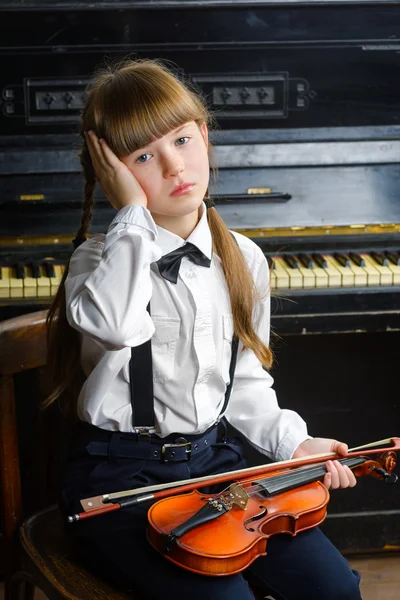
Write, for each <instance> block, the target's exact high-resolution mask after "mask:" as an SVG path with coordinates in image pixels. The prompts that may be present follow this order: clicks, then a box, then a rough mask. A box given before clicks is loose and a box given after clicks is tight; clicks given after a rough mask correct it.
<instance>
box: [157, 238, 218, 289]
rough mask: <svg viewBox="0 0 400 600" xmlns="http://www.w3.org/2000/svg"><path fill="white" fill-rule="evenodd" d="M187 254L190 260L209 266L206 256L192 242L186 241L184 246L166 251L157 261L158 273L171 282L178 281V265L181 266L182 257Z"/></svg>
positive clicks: (209, 261) (202, 265) (209, 262)
mask: <svg viewBox="0 0 400 600" xmlns="http://www.w3.org/2000/svg"><path fill="white" fill-rule="evenodd" d="M184 256H187V257H188V258H189V259H190V260H191V261H192V262H194V263H195V264H196V265H200V266H201V267H208V268H209V267H210V265H211V260H210V259H209V258H207V256H206V255H205V254H203V253H202V251H201V250H199V249H198V248H197V247H196V246H195V245H194V244H191V243H190V242H187V243H186V244H185V245H184V246H181V247H180V248H177V249H176V250H172V252H168V254H166V255H165V256H162V257H161V258H160V260H158V261H157V265H158V269H159V271H160V275H162V276H163V277H164V279H167V280H168V281H170V282H171V283H176V282H177V281H178V274H179V267H180V266H181V262H182V258H183V257H184Z"/></svg>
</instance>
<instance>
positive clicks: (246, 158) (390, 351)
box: [0, 0, 400, 552]
mask: <svg viewBox="0 0 400 600" xmlns="http://www.w3.org/2000/svg"><path fill="white" fill-rule="evenodd" d="M0 16H1V18H0V57H1V65H2V66H1V70H0V174H1V178H0V265H1V267H2V278H1V279H0V319H5V318H8V317H10V316H13V315H16V314H21V313H23V312H28V311H33V310H38V309H39V308H42V307H47V306H48V305H49V302H50V300H51V296H52V295H54V292H55V290H56V289H57V281H58V278H59V277H60V273H61V272H62V267H63V265H65V264H66V263H67V261H68V258H69V256H70V253H71V248H72V246H71V240H72V238H73V237H74V233H75V231H76V230H77V227H78V225H79V221H80V206H81V201H82V176H81V173H80V168H79V160H78V151H79V138H78V135H77V133H76V131H77V122H78V118H79V111H80V108H81V106H82V95H83V90H84V88H85V85H86V84H87V81H88V78H89V76H90V74H91V73H92V72H93V70H94V68H95V66H96V65H98V64H99V63H102V62H103V60H106V61H110V60H114V59H117V58H120V57H123V56H126V55H127V54H130V55H132V56H140V57H150V58H153V57H157V58H162V59H167V60H168V61H172V63H171V64H172V66H173V68H174V69H175V70H176V71H177V73H178V74H182V76H183V75H184V74H185V76H186V77H187V78H188V79H189V81H190V82H191V84H192V85H193V86H195V87H196V89H198V90H199V91H201V93H203V94H204V95H205V97H206V99H207V101H208V102H209V104H210V106H211V108H212V109H213V111H214V113H215V117H216V120H217V122H218V129H217V130H216V131H215V132H214V133H213V136H212V139H213V143H214V148H215V152H214V153H215V158H216V163H217V165H218V169H219V175H218V179H217V181H216V182H214V183H213V185H212V192H213V195H214V197H215V199H216V202H217V208H218V210H219V212H220V214H221V215H222V216H223V218H224V219H225V221H226V223H227V224H228V226H229V227H231V228H232V229H235V230H238V231H241V232H242V233H244V234H245V235H248V236H249V237H251V238H252V239H254V241H255V242H256V243H258V244H259V245H260V246H261V247H262V248H263V250H264V252H265V254H266V256H267V257H268V260H269V262H270V266H271V285H272V287H273V298H272V327H273V336H272V344H273V347H274V349H275V352H276V357H277V361H276V366H275V367H274V369H273V375H274V377H275V384H276V389H277V391H278V395H279V397H280V402H281V404H282V405H284V406H285V407H289V408H293V409H295V410H298V411H299V412H300V413H301V414H302V415H303V416H304V418H305V419H306V421H307V422H308V424H309V428H310V433H311V434H313V435H320V436H327V437H336V438H340V439H344V440H346V441H348V442H349V443H350V445H353V446H354V445H358V444H361V443H364V442H367V441H370V440H375V439H382V438H385V437H387V436H388V435H396V434H397V435H399V433H398V431H399V425H400V420H399V417H398V391H397V388H398V377H397V353H398V347H399V342H400V333H399V332H400V302H399V298H400V296H399V290H400V287H399V286H400V275H399V271H400V254H399V252H400V240H399V232H400V164H399V162H400V161H399V159H400V78H399V71H400V2H399V1H392V2H390V1H389V2H379V1H375V2H373V1H352V0H346V1H345V2H340V1H335V0H330V1H329V0H326V1H317V0H314V1H312V0H310V1H309V2H302V1H293V2H291V1H288V2H283V1H282V2H281V1H279V0H276V1H274V2H263V1H258V2H257V1H254V2H250V1H247V2H246V1H236V2H224V1H223V0H220V1H218V0H215V1H213V0H209V1H207V0H202V1H201V2H200V1H199V2H197V1H196V0H188V1H185V0H179V2H178V1H167V0H166V1H162V0H160V1H157V0H154V1H152V2H149V1H145V0H143V1H136V2H127V1H119V2H106V1H104V2H101V1H96V2H91V3H90V6H89V3H85V2H74V1H68V2H66V1H59V2H46V3H45V4H44V3H43V2H34V1H29V0H28V1H26V2H24V3H23V4H21V3H20V2H17V1H0ZM96 198H97V206H96V209H95V212H94V218H93V222H92V227H91V231H92V232H95V231H105V230H106V229H107V226H108V223H109V222H110V221H111V219H112V217H113V209H112V208H111V207H110V206H109V205H108V204H107V202H106V200H105V198H104V197H103V196H102V194H101V192H100V191H99V192H97V196H96ZM397 259H399V260H398V261H397ZM321 261H322V262H321ZM318 273H320V275H321V278H318V277H317V275H318ZM26 460H28V459H27V458H26ZM28 480H29V478H28ZM28 484H29V482H28ZM399 498H400V490H399V489H396V486H394V487H393V488H390V489H389V488H386V486H383V484H381V485H379V484H378V483H377V482H376V481H372V480H371V481H370V480H368V481H363V482H362V483H361V485H359V486H357V487H356V488H355V489H354V490H350V491H348V492H346V493H345V492H341V493H337V494H333V498H332V501H331V505H330V514H329V517H328V519H327V521H326V522H325V524H324V529H325V531H326V532H327V533H328V534H329V536H330V537H331V539H332V540H333V541H334V543H335V544H337V545H338V546H339V547H340V548H341V549H342V550H344V551H353V552H354V551H372V550H390V549H396V548H397V549H398V548H399V547H400V519H399V516H400V511H399Z"/></svg>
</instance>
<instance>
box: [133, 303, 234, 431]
mask: <svg viewBox="0 0 400 600" xmlns="http://www.w3.org/2000/svg"><path fill="white" fill-rule="evenodd" d="M147 310H148V311H149V312H150V305H149V306H148V307H147ZM238 347H239V340H238V338H237V336H236V335H234V336H233V339H232V353H231V362H230V365H229V379H230V381H229V385H228V386H227V388H226V392H225V399H224V404H223V406H222V409H221V411H220V413H219V416H218V419H217V420H219V419H220V417H221V416H222V415H223V413H224V412H225V410H226V408H227V406H228V403H229V398H230V395H231V391H232V385H233V379H234V376H235V369H236V361H237V353H238ZM129 375H130V389H131V404H132V425H133V429H134V431H136V432H137V433H140V434H149V433H154V431H155V429H154V422H155V419H154V391H153V360H152V354H151V340H149V341H147V342H145V343H144V344H141V345H140V346H136V347H135V348H132V349H131V360H130V364H129Z"/></svg>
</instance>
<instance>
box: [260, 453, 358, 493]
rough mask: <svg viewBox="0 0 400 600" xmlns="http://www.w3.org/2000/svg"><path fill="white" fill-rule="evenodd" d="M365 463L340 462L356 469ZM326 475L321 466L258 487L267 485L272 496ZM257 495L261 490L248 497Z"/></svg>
mask: <svg viewBox="0 0 400 600" xmlns="http://www.w3.org/2000/svg"><path fill="white" fill-rule="evenodd" d="M356 461H357V462H356ZM364 461H365V459H364V460H363V459H361V462H360V459H357V458H355V459H343V461H339V462H341V464H344V465H345V464H347V465H348V466H353V467H356V466H358V465H360V464H362V462H364ZM326 473H327V469H326V467H325V466H324V465H320V466H318V467H316V468H313V469H310V471H309V472H308V473H301V474H297V473H293V474H287V477H285V479H284V481H282V478H279V476H277V477H271V478H266V479H265V480H263V481H261V482H258V485H259V486H260V487H261V488H263V485H262V484H263V483H265V485H268V490H267V491H268V492H270V493H271V494H274V493H277V492H278V491H280V492H283V491H285V488H288V487H290V488H292V487H296V486H298V485H302V484H305V483H309V482H311V481H313V480H315V479H319V478H320V477H322V476H323V475H325V474H326ZM269 479H272V482H271V483H272V485H270V481H269ZM274 484H275V485H274ZM255 493H259V490H254V491H252V492H250V493H249V494H248V495H249V496H252V495H254V494H255Z"/></svg>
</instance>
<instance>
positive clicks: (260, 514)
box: [244, 504, 268, 531]
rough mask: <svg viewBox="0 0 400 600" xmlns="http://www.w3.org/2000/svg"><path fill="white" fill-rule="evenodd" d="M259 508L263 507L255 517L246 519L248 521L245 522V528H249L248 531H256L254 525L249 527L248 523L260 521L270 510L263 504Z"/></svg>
mask: <svg viewBox="0 0 400 600" xmlns="http://www.w3.org/2000/svg"><path fill="white" fill-rule="evenodd" d="M258 508H261V509H262V511H261V512H260V513H258V515H254V517H250V519H246V521H245V522H244V526H245V529H247V531H254V527H249V526H248V525H249V524H250V523H253V522H254V521H260V519H263V518H264V517H265V515H266V514H267V512H268V509H267V508H266V507H265V506H263V505H262V504H261V506H259V507H258Z"/></svg>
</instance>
